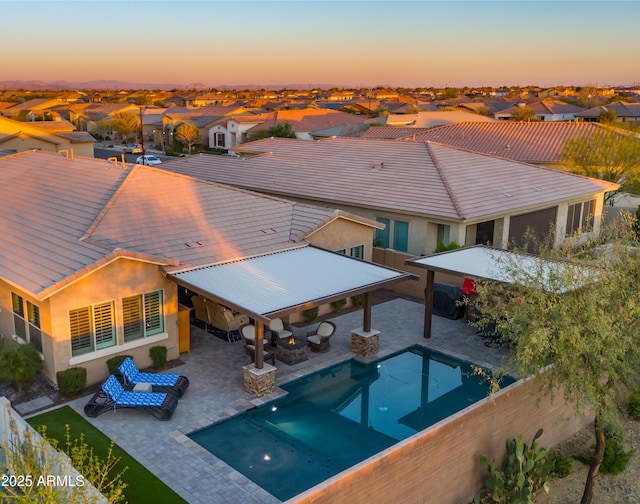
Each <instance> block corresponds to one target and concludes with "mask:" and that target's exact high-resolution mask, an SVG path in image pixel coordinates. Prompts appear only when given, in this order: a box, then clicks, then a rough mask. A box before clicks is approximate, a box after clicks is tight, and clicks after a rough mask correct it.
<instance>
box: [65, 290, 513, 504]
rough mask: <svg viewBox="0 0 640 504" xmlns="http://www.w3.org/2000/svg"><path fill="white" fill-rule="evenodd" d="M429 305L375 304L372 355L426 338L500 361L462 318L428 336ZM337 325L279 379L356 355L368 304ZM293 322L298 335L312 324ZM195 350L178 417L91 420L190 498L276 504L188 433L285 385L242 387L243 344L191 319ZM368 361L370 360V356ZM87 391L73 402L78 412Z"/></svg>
mask: <svg viewBox="0 0 640 504" xmlns="http://www.w3.org/2000/svg"><path fill="white" fill-rule="evenodd" d="M423 316H424V305H422V304H420V303H417V302H413V301H409V300H407V299H401V298H398V299H394V300H391V301H388V302H385V303H382V304H378V305H375V306H374V307H373V309H372V327H373V328H374V329H377V330H380V331H381V335H380V351H379V353H378V355H376V356H375V357H372V358H371V359H370V360H375V359H377V358H380V357H383V356H385V355H388V354H391V353H394V352H396V351H399V350H402V349H404V348H407V347H409V346H412V345H414V344H416V343H417V344H421V345H424V346H427V347H429V348H433V349H436V350H439V351H442V352H445V353H448V354H451V355H454V356H456V357H459V358H462V359H464V360H468V361H471V362H474V363H476V364H480V365H484V366H489V367H498V366H499V363H500V359H501V358H502V357H503V356H504V355H505V354H506V351H505V350H501V349H493V348H487V347H486V346H485V345H484V344H483V341H482V339H481V338H479V337H478V336H476V335H475V330H474V328H473V327H471V326H469V325H468V323H467V322H466V321H464V320H456V321H454V320H448V319H444V318H441V317H437V316H434V317H433V333H432V334H433V337H432V338H431V339H429V340H425V339H424V338H423V337H422V323H423ZM331 320H332V321H333V322H335V323H336V326H337V330H336V333H335V335H334V336H333V337H332V338H331V349H330V351H329V352H327V353H324V354H319V353H313V352H309V360H307V361H304V362H301V363H299V364H296V365H293V366H289V365H287V364H285V363H282V362H279V361H278V362H277V363H276V364H277V371H276V382H277V384H281V383H283V382H287V381H290V380H292V379H295V378H298V377H300V376H304V375H306V374H309V373H312V372H314V371H316V370H319V369H322V368H325V367H327V366H330V365H332V364H335V363H338V362H341V361H344V360H347V359H350V358H352V357H354V354H353V353H352V352H351V350H350V344H351V343H350V334H351V330H352V329H355V328H357V327H360V326H361V325H362V311H361V310H359V311H356V312H352V313H347V314H344V315H339V316H336V317H334V318H332V319H331ZM316 325H317V323H316V324H311V325H310V326H309V328H294V333H295V334H296V335H300V336H303V335H306V331H307V329H311V328H314V327H315V326H316ZM191 349H192V352H191V353H190V354H182V355H181V356H180V359H181V360H182V361H183V362H184V363H185V364H184V365H183V366H180V367H177V368H175V370H174V371H173V372H175V373H179V374H182V375H185V376H187V377H188V378H189V380H190V382H191V385H190V387H189V389H188V390H187V392H186V394H185V396H184V398H183V399H181V400H180V404H179V406H178V408H177V409H176V411H175V413H174V416H173V418H172V419H171V420H170V421H168V422H160V421H157V420H155V419H153V418H152V417H150V416H149V415H147V414H145V413H144V412H141V411H135V410H120V411H118V412H117V413H115V414H113V413H110V412H107V413H104V414H103V415H101V416H99V417H98V418H94V419H92V418H87V420H88V421H89V422H91V423H92V424H93V425H95V426H96V427H97V428H98V429H100V430H101V431H102V432H104V433H105V434H106V435H107V436H109V437H110V438H114V439H115V440H116V442H117V444H118V445H119V446H121V447H122V448H123V449H125V450H126V451H127V452H128V453H129V454H131V455H132V456H133V457H135V458H136V459H137V460H138V461H139V462H140V463H142V464H143V465H144V466H145V467H147V468H148V469H149V470H150V471H151V472H153V473H154V474H155V475H156V476H157V477H158V478H160V479H161V480H162V481H164V482H165V483H166V484H167V485H168V486H170V487H171V488H172V489H173V490H174V491H176V492H177V493H178V494H180V495H181V496H182V497H183V498H184V499H186V500H187V501H188V502H190V503H192V504H200V503H202V504H209V503H211V502H212V496H214V495H215V502H216V503H220V504H226V503H229V504H235V503H238V502H242V503H245V504H251V503H256V504H271V503H278V502H280V501H279V500H278V499H276V498H275V497H273V496H272V495H271V494H269V493H268V492H266V491H265V490H263V489H262V488H260V487H259V486H257V485H256V484H255V483H253V482H252V481H251V480H249V479H248V478H246V477H245V476H243V475H242V474H240V473H238V472H237V471H235V470H234V469H232V468H231V467H230V466H228V465H227V464H226V463H224V462H222V461H221V460H219V459H218V458H217V457H215V456H214V455H213V454H211V453H209V452H208V451H206V450H205V449H204V448H202V447H200V446H199V445H198V444H196V443H195V442H193V441H191V439H189V438H188V437H187V434H189V433H190V432H192V431H194V430H197V429H200V428H202V427H205V426H208V425H210V424H212V423H214V422H217V421H219V420H222V419H225V418H228V417H229V416H232V415H235V414H237V413H239V412H242V411H245V410H247V409H250V408H252V407H254V406H256V405H259V404H262V403H264V402H267V401H271V400H273V399H275V398H277V397H280V396H281V395H283V394H284V393H285V392H284V391H282V390H280V389H277V391H276V392H275V393H274V394H271V395H270V396H266V397H264V398H255V397H253V396H252V395H250V394H248V393H247V392H245V391H244V389H243V372H242V366H243V365H245V364H247V363H248V362H249V357H248V356H247V355H246V354H245V352H244V350H243V348H242V343H241V342H236V343H226V342H224V341H222V340H221V339H219V338H217V337H216V336H214V335H212V334H209V333H207V332H205V331H204V330H202V329H200V328H198V327H196V326H192V340H191ZM365 360H366V359H365ZM87 399H88V397H83V398H80V399H76V400H75V401H73V402H71V403H69V404H70V406H71V407H73V408H74V409H75V410H76V411H78V412H79V413H80V414H82V415H83V416H84V414H83V407H84V405H85V404H86V402H87Z"/></svg>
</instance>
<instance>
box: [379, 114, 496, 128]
mask: <svg viewBox="0 0 640 504" xmlns="http://www.w3.org/2000/svg"><path fill="white" fill-rule="evenodd" d="M465 121H466V122H468V121H473V122H481V123H492V122H496V120H495V119H493V118H491V117H487V116H483V115H480V114H474V113H472V112H465V111H462V110H442V111H437V112H419V113H417V114H389V115H387V116H382V117H378V118H376V124H384V125H386V126H410V127H412V128H433V127H435V126H442V125H443V124H452V123H457V122H465Z"/></svg>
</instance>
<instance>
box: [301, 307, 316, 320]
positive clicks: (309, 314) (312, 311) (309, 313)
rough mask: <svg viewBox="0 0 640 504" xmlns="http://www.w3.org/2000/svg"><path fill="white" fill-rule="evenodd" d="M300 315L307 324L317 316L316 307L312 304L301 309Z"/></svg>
mask: <svg viewBox="0 0 640 504" xmlns="http://www.w3.org/2000/svg"><path fill="white" fill-rule="evenodd" d="M302 317H303V318H304V321H305V322H306V323H307V324H310V323H311V322H313V321H314V320H315V319H317V318H318V307H317V306H314V307H313V308H309V309H307V310H302Z"/></svg>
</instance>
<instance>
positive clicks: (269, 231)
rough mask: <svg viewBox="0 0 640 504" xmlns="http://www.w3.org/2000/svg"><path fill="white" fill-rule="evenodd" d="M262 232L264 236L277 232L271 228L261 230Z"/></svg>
mask: <svg viewBox="0 0 640 504" xmlns="http://www.w3.org/2000/svg"><path fill="white" fill-rule="evenodd" d="M262 232H263V233H264V234H267V235H270V234H273V233H277V231H276V230H275V229H273V228H267V229H263V230H262Z"/></svg>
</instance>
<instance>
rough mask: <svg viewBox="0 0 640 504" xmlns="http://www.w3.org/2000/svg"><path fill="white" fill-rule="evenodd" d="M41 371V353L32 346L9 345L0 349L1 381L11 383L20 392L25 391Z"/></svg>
mask: <svg viewBox="0 0 640 504" xmlns="http://www.w3.org/2000/svg"><path fill="white" fill-rule="evenodd" d="M41 369H42V358H41V357H40V352H38V349H37V348H36V347H34V346H33V345H31V344H28V345H13V344H9V345H5V346H3V347H2V349H0V381H4V382H10V383H11V384H12V385H13V386H14V387H15V388H16V389H18V390H24V389H25V388H26V386H27V385H29V383H31V382H32V381H33V380H34V379H35V377H36V375H37V374H38V371H40V370H41Z"/></svg>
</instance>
